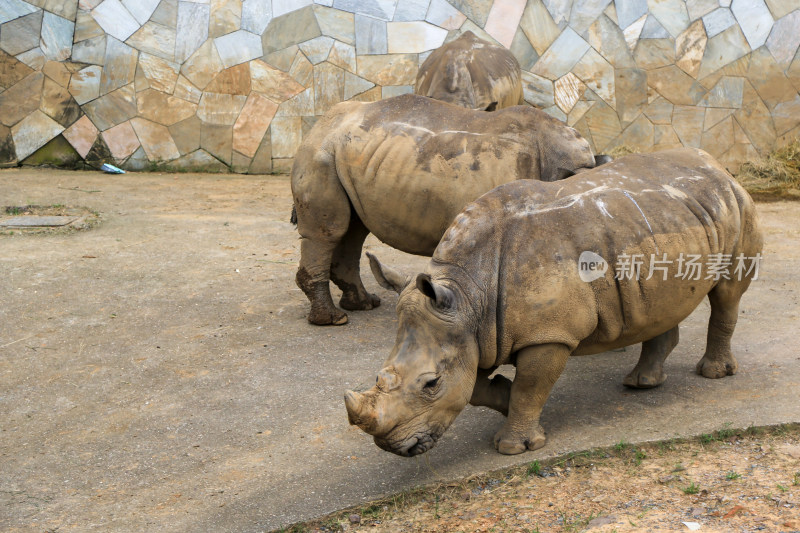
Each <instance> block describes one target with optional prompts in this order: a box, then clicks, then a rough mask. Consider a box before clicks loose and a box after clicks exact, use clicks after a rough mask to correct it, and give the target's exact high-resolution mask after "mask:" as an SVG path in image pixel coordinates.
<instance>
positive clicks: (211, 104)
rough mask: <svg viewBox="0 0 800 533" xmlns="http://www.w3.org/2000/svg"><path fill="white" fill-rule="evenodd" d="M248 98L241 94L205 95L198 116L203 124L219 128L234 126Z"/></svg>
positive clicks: (198, 109)
mask: <svg viewBox="0 0 800 533" xmlns="http://www.w3.org/2000/svg"><path fill="white" fill-rule="evenodd" d="M246 101H247V97H246V96H244V95H239V94H217V93H203V96H202V98H200V105H199V107H198V108H197V116H198V117H199V118H200V120H202V121H203V122H206V123H208V124H212V125H217V126H233V125H234V123H236V119H237V118H239V113H240V112H241V110H242V108H243V107H244V104H245V102H246Z"/></svg>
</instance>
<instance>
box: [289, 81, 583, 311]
mask: <svg viewBox="0 0 800 533" xmlns="http://www.w3.org/2000/svg"><path fill="white" fill-rule="evenodd" d="M593 166H595V158H594V156H593V155H592V150H591V148H590V147H589V144H588V143H587V142H586V140H585V139H584V138H583V137H581V136H580V134H578V132H577V131H575V130H574V129H573V128H570V127H568V126H566V125H565V124H563V123H562V122H559V121H558V120H556V119H554V118H552V117H550V116H549V115H547V114H546V113H544V112H543V111H540V110H537V109H533V108H530V107H527V106H516V107H512V108H507V109H504V110H501V111H497V112H494V113H486V112H483V111H474V110H470V109H465V108H462V107H457V106H454V105H452V104H447V103H445V102H439V101H437V100H432V99H430V98H426V97H423V96H416V95H403V96H398V97H395V98H389V99H386V100H381V101H378V102H373V103H361V102H343V103H341V104H337V105H336V106H334V107H333V108H332V109H331V110H330V111H329V112H328V114H326V115H325V116H324V117H323V118H321V119H320V120H319V121H318V122H317V123H316V124H315V125H314V127H313V128H312V129H311V131H310V132H309V134H308V135H307V136H306V137H305V139H304V140H303V142H302V143H301V145H300V147H299V149H298V151H297V154H296V156H295V162H294V166H293V167H292V177H291V182H292V194H293V196H294V209H295V215H296V216H293V219H294V220H296V222H297V229H298V231H299V232H300V236H301V237H302V241H301V250H300V253H301V257H300V266H299V268H298V271H297V277H296V281H297V285H298V286H299V287H300V288H301V289H302V290H303V292H304V293H305V294H306V296H307V297H308V298H309V300H311V312H310V314H309V316H308V320H309V322H311V323H312V324H319V325H325V324H343V323H345V322H347V315H346V314H345V313H344V312H342V311H340V310H339V309H337V308H336V307H334V305H333V301H332V300H331V294H330V288H329V283H328V281H329V280H330V279H332V280H333V282H334V283H336V284H337V285H338V286H339V288H340V289H342V298H341V300H340V305H341V306H342V307H343V308H344V309H372V308H374V307H376V306H377V305H379V304H380V299H379V298H378V297H377V296H375V295H372V294H369V293H367V291H366V290H365V289H364V286H363V284H362V282H361V276H360V275H359V260H360V257H361V245H362V244H363V242H364V239H365V238H366V237H367V235H368V234H369V233H370V232H371V233H373V234H375V236H376V237H377V238H378V239H380V240H381V241H383V242H385V243H386V244H388V245H390V246H392V247H394V248H398V249H400V250H403V251H405V252H408V253H412V254H419V255H431V254H432V253H433V250H434V248H436V244H437V243H438V242H439V239H440V238H441V237H442V234H443V233H444V231H445V230H446V229H447V226H449V225H450V222H451V221H452V220H453V217H455V216H456V215H457V214H458V212H459V211H460V210H461V209H462V208H463V207H464V206H465V205H467V204H468V203H469V202H471V201H472V200H474V199H476V198H477V197H478V196H480V195H481V194H483V193H485V192H486V191H488V190H490V189H492V188H494V187H496V186H497V185H500V184H502V183H507V182H509V181H512V180H516V179H523V178H526V179H528V178H529V179H541V180H544V181H553V180H558V179H561V178H564V177H566V176H569V175H571V174H573V173H574V172H575V171H578V170H580V169H585V168H591V167H593Z"/></svg>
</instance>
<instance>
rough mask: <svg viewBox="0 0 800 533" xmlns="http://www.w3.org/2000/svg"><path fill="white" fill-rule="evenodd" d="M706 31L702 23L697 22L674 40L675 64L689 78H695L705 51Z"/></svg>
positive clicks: (700, 21)
mask: <svg viewBox="0 0 800 533" xmlns="http://www.w3.org/2000/svg"><path fill="white" fill-rule="evenodd" d="M707 42H708V38H707V37H706V31H705V29H704V27H703V21H702V20H698V21H696V22H694V23H693V24H692V25H691V26H689V27H688V28H687V29H686V31H684V32H683V33H681V34H680V35H678V38H677V39H675V56H676V61H675V64H676V65H678V67H680V68H681V70H683V71H684V72H686V73H687V74H689V75H690V76H695V77H696V76H697V73H698V72H700V63H701V62H702V61H703V54H704V53H705V51H706V43H707Z"/></svg>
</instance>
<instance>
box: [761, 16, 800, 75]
mask: <svg viewBox="0 0 800 533" xmlns="http://www.w3.org/2000/svg"><path fill="white" fill-rule="evenodd" d="M798 47H800V9H798V10H797V11H794V12H793V13H790V14H789V15H786V16H785V17H783V18H781V19H780V20H778V21H777V22H775V25H774V26H773V28H772V32H771V33H770V35H769V38H768V39H767V48H768V49H769V52H770V53H771V54H772V57H774V58H775V61H776V62H777V63H778V65H779V66H780V67H781V68H782V69H786V68H787V67H788V66H789V64H790V63H791V62H792V59H793V58H794V55H795V53H796V52H797V50H798Z"/></svg>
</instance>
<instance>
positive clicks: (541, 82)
mask: <svg viewBox="0 0 800 533" xmlns="http://www.w3.org/2000/svg"><path fill="white" fill-rule="evenodd" d="M522 92H523V96H524V98H525V101H526V102H528V103H529V104H531V105H534V106H536V107H539V108H541V109H545V108H547V107H550V106H551V105H553V104H554V103H555V87H554V84H553V82H552V81H550V80H548V79H547V78H543V77H541V76H537V75H536V74H531V73H530V72H527V71H523V72H522Z"/></svg>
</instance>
